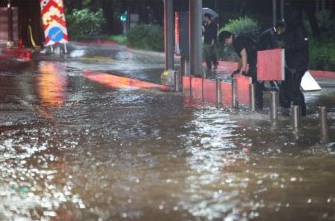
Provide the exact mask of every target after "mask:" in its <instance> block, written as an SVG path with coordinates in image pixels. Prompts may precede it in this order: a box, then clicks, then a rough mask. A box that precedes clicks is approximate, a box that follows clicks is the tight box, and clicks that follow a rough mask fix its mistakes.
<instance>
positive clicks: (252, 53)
mask: <svg viewBox="0 0 335 221" xmlns="http://www.w3.org/2000/svg"><path fill="white" fill-rule="evenodd" d="M258 47H259V46H258V44H257V42H256V41H255V40H254V39H252V38H250V37H247V36H244V35H233V48H234V50H235V52H236V53H237V55H238V56H239V57H241V51H242V50H243V49H244V48H245V50H246V52H247V56H248V60H247V63H248V64H249V65H250V66H254V67H256V65H257V50H258Z"/></svg>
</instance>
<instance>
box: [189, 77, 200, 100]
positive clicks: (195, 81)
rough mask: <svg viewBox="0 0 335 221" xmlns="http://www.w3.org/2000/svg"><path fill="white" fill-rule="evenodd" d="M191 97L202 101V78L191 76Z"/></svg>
mask: <svg viewBox="0 0 335 221" xmlns="http://www.w3.org/2000/svg"><path fill="white" fill-rule="evenodd" d="M191 98H192V100H195V101H202V78H194V77H192V78H191Z"/></svg>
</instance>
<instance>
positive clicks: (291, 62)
mask: <svg viewBox="0 0 335 221" xmlns="http://www.w3.org/2000/svg"><path fill="white" fill-rule="evenodd" d="M285 21H286V25H287V29H286V35H285V60H286V67H285V81H284V82H283V85H282V87H281V91H280V96H279V98H280V99H279V100H280V104H281V106H282V107H284V108H290V106H291V104H293V105H299V106H300V108H301V115H302V116H306V104H305V98H304V95H303V93H302V92H301V89H300V85H301V80H302V77H303V76H304V74H305V72H306V71H307V67H308V37H307V33H306V30H305V29H304V26H303V23H302V11H301V9H300V8H298V7H290V8H289V9H288V10H286V12H285Z"/></svg>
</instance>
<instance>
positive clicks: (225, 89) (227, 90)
mask: <svg viewBox="0 0 335 221" xmlns="http://www.w3.org/2000/svg"><path fill="white" fill-rule="evenodd" d="M221 103H222V105H223V106H225V107H231V106H232V87H231V84H229V83H226V82H221Z"/></svg>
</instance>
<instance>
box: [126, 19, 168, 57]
mask: <svg viewBox="0 0 335 221" xmlns="http://www.w3.org/2000/svg"><path fill="white" fill-rule="evenodd" d="M127 45H128V46H130V47H132V48H137V49H144V50H152V51H164V30H163V28H162V27H161V26H158V25H136V26H135V27H133V28H132V29H130V30H129V31H128V32H127Z"/></svg>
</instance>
